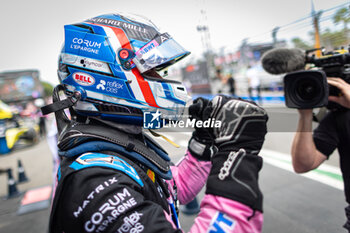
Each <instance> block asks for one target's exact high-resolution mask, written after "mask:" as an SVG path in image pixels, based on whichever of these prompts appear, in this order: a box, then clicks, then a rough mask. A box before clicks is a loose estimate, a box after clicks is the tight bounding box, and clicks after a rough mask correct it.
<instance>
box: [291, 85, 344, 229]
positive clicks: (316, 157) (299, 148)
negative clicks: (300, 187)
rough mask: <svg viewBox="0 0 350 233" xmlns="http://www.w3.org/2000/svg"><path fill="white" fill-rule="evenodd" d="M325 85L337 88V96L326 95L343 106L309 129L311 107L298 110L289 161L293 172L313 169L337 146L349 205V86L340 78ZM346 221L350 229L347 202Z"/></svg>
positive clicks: (311, 118) (311, 114)
mask: <svg viewBox="0 0 350 233" xmlns="http://www.w3.org/2000/svg"><path fill="white" fill-rule="evenodd" d="M327 81H328V84H329V85H332V86H335V87H337V88H338V89H339V90H340V93H341V94H340V95H339V96H329V101H333V102H336V103H338V104H340V105H341V106H343V107H344V108H342V109H340V110H339V109H338V110H335V111H329V112H328V113H327V115H326V116H325V117H324V118H323V119H322V120H321V121H320V123H319V125H318V126H317V128H316V129H315V130H314V131H312V120H313V112H312V109H298V112H299V122H298V129H297V132H296V134H295V136H294V140H293V145H292V161H293V167H294V170H295V171H296V172H297V173H304V172H308V171H310V170H313V169H315V168H317V167H318V166H319V165H320V164H321V163H323V162H324V161H325V160H326V159H328V158H329V156H330V155H331V154H332V152H333V151H334V150H335V149H336V148H337V149H338V151H339V155H340V168H341V171H342V174H343V178H344V187H345V196H346V201H347V203H348V204H350V169H349V168H350V157H349V156H348V155H349V154H350V147H349V146H348V143H349V142H350V111H349V109H350V85H349V84H348V83H346V82H345V81H344V80H342V79H340V78H328V80H327ZM345 212H346V216H347V217H348V220H347V222H346V223H345V225H344V228H346V229H347V230H348V231H349V232H350V205H349V206H348V207H346V208H345Z"/></svg>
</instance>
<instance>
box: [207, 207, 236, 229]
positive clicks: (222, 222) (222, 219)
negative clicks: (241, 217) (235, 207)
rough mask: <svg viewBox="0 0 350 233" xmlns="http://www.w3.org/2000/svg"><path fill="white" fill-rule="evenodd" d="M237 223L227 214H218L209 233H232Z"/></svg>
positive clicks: (211, 224)
mask: <svg viewBox="0 0 350 233" xmlns="http://www.w3.org/2000/svg"><path fill="white" fill-rule="evenodd" d="M235 225H236V222H235V220H233V219H232V218H230V217H228V216H227V215H226V214H223V213H221V212H219V211H218V212H216V214H215V216H214V218H213V219H212V221H211V223H210V226H209V229H208V231H207V232H208V233H225V232H232V230H233V229H234V228H235Z"/></svg>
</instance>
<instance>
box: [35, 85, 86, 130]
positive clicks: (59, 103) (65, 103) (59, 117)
mask: <svg viewBox="0 0 350 233" xmlns="http://www.w3.org/2000/svg"><path fill="white" fill-rule="evenodd" d="M64 90H65V88H64V86H63V85H62V84H59V85H57V86H56V87H55V88H54V90H53V93H52V102H53V103H52V104H48V105H46V106H44V107H42V108H41V112H42V113H43V115H47V114H50V113H53V112H54V113H55V117H56V122H57V130H58V133H59V134H60V133H61V132H62V130H63V129H64V128H65V127H66V126H67V125H68V124H69V123H70V122H71V120H70V119H69V118H68V116H67V115H66V113H65V112H64V109H67V108H70V109H71V107H72V106H73V105H75V104H76V103H77V102H78V101H79V100H80V98H81V93H80V92H78V91H76V92H74V93H73V95H72V96H68V97H67V98H66V99H64V100H61V99H60V96H59V92H60V91H64ZM71 112H72V111H71Z"/></svg>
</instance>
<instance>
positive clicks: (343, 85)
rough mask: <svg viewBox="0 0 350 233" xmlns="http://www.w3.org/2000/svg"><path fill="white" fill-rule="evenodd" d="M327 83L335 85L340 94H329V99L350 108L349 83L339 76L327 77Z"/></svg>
mask: <svg viewBox="0 0 350 233" xmlns="http://www.w3.org/2000/svg"><path fill="white" fill-rule="evenodd" d="M327 81H328V84H329V85H332V86H335V87H337V88H338V89H339V90H340V92H341V95H340V96H329V97H328V99H329V100H330V101H333V102H336V103H338V104H340V105H342V106H343V107H345V108H350V84H348V83H347V82H345V81H344V80H343V79H340V78H327Z"/></svg>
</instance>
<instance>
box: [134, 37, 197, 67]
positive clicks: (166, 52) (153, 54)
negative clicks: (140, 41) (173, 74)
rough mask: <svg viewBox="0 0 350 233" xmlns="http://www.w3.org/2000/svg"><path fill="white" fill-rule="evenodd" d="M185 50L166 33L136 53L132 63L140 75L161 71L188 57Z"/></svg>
mask: <svg viewBox="0 0 350 233" xmlns="http://www.w3.org/2000/svg"><path fill="white" fill-rule="evenodd" d="M189 54H190V52H188V51H187V50H185V49H184V48H183V47H182V46H181V45H180V44H178V43H177V42H176V41H175V40H174V39H173V38H172V37H170V36H169V34H167V33H163V34H161V35H158V36H156V37H155V38H154V39H153V40H151V41H149V42H148V43H147V44H146V45H144V46H143V47H142V48H140V49H139V50H138V51H137V52H136V56H135V57H134V58H133V62H134V63H135V65H136V66H137V68H138V69H139V71H140V72H141V73H144V72H146V71H148V70H151V69H153V68H155V69H156V70H157V71H159V70H162V69H164V68H166V67H168V66H170V65H172V64H174V63H176V62H177V61H179V60H181V59H182V58H184V57H186V56H187V55H189Z"/></svg>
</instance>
